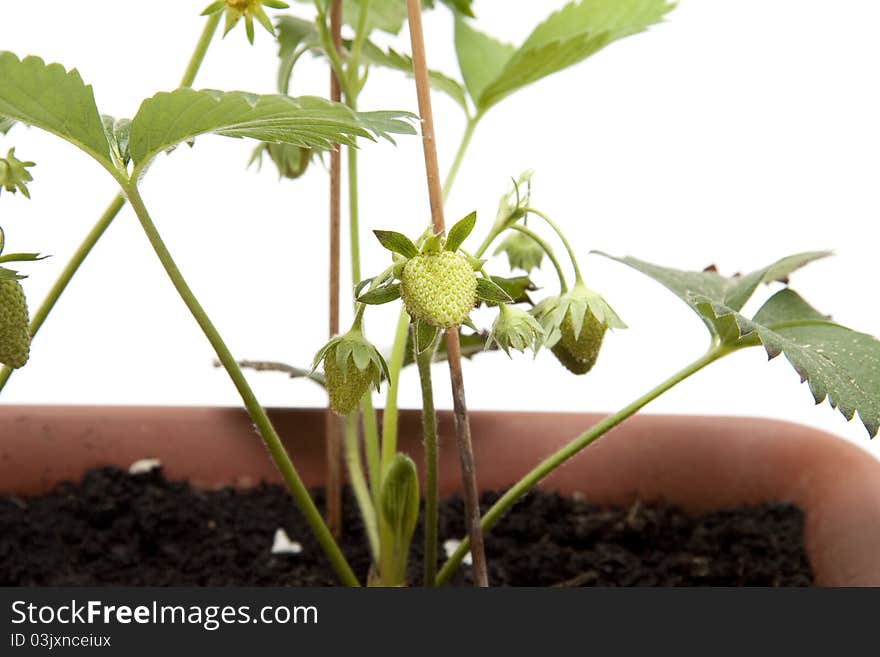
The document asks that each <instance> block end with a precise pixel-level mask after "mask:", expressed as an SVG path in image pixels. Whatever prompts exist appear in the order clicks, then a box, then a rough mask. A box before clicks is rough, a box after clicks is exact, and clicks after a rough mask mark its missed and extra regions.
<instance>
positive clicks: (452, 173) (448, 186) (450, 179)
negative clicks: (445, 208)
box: [443, 114, 482, 203]
mask: <svg viewBox="0 0 880 657" xmlns="http://www.w3.org/2000/svg"><path fill="white" fill-rule="evenodd" d="M480 118H482V117H481V116H480V115H479V114H477V115H476V116H469V117H468V119H467V124H466V125H465V128H464V133H463V134H462V136H461V142H460V143H459V145H458V151H457V152H456V153H455V159H454V160H453V161H452V166H451V167H450V168H449V172H448V173H447V174H446V180H445V181H444V183H443V202H444V203H445V202H446V199H447V198H449V193H450V192H451V191H452V186H453V185H454V184H455V178H456V177H457V176H458V170H459V168H461V163H462V162H464V156H465V153H467V150H468V147H469V146H470V144H471V138H472V137H473V136H474V130H476V128H477V123H479V122H480Z"/></svg>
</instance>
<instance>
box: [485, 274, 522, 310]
mask: <svg viewBox="0 0 880 657" xmlns="http://www.w3.org/2000/svg"><path fill="white" fill-rule="evenodd" d="M477 298H479V299H482V300H483V301H486V302H488V303H490V304H492V303H513V299H511V298H510V295H509V294H507V292H505V291H504V290H503V289H502V288H501V287H500V286H499V285H498V284H497V283H495V282H494V281H493V280H492V279H490V278H486V277H485V276H480V277H479V278H478V279H477Z"/></svg>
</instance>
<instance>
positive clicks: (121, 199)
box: [0, 12, 222, 391]
mask: <svg viewBox="0 0 880 657" xmlns="http://www.w3.org/2000/svg"><path fill="white" fill-rule="evenodd" d="M221 15H222V14H221V12H217V13H215V14H211V15H210V16H209V17H208V19H207V20H206V21H205V27H204V29H203V30H202V34H201V36H200V37H199V40H198V41H197V42H196V47H195V49H194V50H193V53H192V55H191V56H190V59H189V62H188V63H187V65H186V70H185V71H184V74H183V78H182V79H181V80H180V86H181V87H189V86H191V85H192V83H193V82H194V81H195V77H196V74H197V73H198V71H199V68H200V67H201V65H202V62H203V61H204V60H205V54H206V53H207V51H208V46H209V45H210V44H211V40H212V39H213V37H214V33H215V32H216V31H217V24H218V23H219V22H220V17H221ZM124 205H125V196H123V195H122V194H117V195H116V196H114V197H113V200H112V201H110V204H109V205H108V206H107V209H106V210H104V214H102V215H101V216H100V218H99V219H98V221H97V222H96V223H95V225H94V226H92V229H91V230H90V231H89V232H88V234H87V235H86V236H85V238H84V239H83V241H82V242H81V243H80V245H79V247H77V249H76V251H74V252H73V255H72V256H71V257H70V260H68V261H67V264H66V265H65V266H64V269H62V270H61V273H60V274H59V275H58V278H57V279H55V283H54V284H53V285H52V287H51V288H50V289H49V293H48V294H47V295H46V298H45V299H43V303H41V304H40V307H39V308H38V309H37V312H36V313H35V314H34V316H33V318H32V319H31V322H30V324H29V326H28V330H29V331H30V334H31V339H32V340H33V338H34V336H35V335H36V334H37V332H38V331H39V330H40V327H41V326H42V325H43V322H45V321H46V318H47V317H48V316H49V313H51V312H52V309H53V308H54V307H55V304H56V303H57V302H58V299H59V298H60V297H61V295H62V294H63V293H64V290H65V289H67V286H68V284H69V283H70V281H71V280H72V279H73V276H74V275H75V274H76V272H77V271H78V270H79V268H80V266H81V265H82V263H83V262H84V261H85V259H86V258H87V257H88V255H89V253H91V252H92V249H93V248H94V247H95V244H97V243H98V240H100V239H101V237H102V236H103V235H104V233H105V232H106V230H107V228H109V227H110V224H111V223H113V220H114V219H115V218H116V215H118V214H119V211H120V210H122V208H123V206H124ZM12 372H13V370H12V369H11V368H9V367H6V366H4V367H3V368H2V369H0V391H2V390H3V388H4V387H6V382H7V381H9V377H10V376H12Z"/></svg>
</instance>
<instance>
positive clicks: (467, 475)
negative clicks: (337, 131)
mask: <svg viewBox="0 0 880 657" xmlns="http://www.w3.org/2000/svg"><path fill="white" fill-rule="evenodd" d="M406 5H407V13H408V15H409V30H410V40H411V41H412V53H413V74H414V75H415V79H416V91H417V93H418V100H419V115H420V116H421V119H422V145H423V148H424V154H425V171H426V175H427V180H428V193H429V196H430V201H431V221H432V223H433V226H434V233H435V234H440V233H443V232H444V231H445V230H446V222H445V219H444V216H443V191H442V189H441V186H440V167H439V165H438V163H437V143H436V138H435V135H434V118H433V112H432V110H431V88H430V84H429V80H428V65H427V57H426V54H425V36H424V31H423V29H422V6H421V3H420V2H419V0H407V3H406ZM445 337H446V353H447V360H448V362H449V375H450V378H451V381H452V401H453V407H454V414H455V436H456V441H457V443H458V453H459V459H460V461H461V476H462V485H463V489H464V502H465V524H466V526H467V528H468V535H469V536H470V546H471V555H472V558H473V565H474V583H475V584H476V585H477V586H480V587H485V586H489V576H488V571H487V569H486V555H485V550H484V548H483V530H482V527H481V525H480V505H479V499H478V495H477V481H476V469H475V466H474V454H473V447H472V445H471V426H470V419H469V418H468V412H467V403H466V400H465V393H464V376H463V374H462V370H461V344H460V342H459V336H458V329H457V328H452V329H447V330H446V334H445Z"/></svg>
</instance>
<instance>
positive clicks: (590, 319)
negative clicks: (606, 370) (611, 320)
mask: <svg viewBox="0 0 880 657" xmlns="http://www.w3.org/2000/svg"><path fill="white" fill-rule="evenodd" d="M607 329H608V327H607V326H606V325H605V324H604V323H602V322H600V321H599V320H598V319H597V318H596V316H595V315H594V314H593V313H592V312H590V311H589V310H587V312H586V313H585V314H584V321H583V324H582V325H581V332H580V334H578V335H575V332H574V325H573V322H572V318H571V311H570V310H569V312H568V313H566V315H565V319H563V320H562V324H560V326H559V331H560V333H561V336H560V338H559V344H561V345H562V346H563V347H564V348H565V350H566V351H567V352H568V353H569V354H571V357H572V358H574V359H576V360H577V361H579V362H580V363H581V364H582V367H586V370H584V371H585V372H588V371H589V370H590V369H591V368H592V367H593V365H595V364H596V359H597V358H598V356H599V349H601V348H602V340H603V338H604V337H605V331H606V330H607ZM563 365H565V363H563ZM566 367H568V365H566ZM569 369H571V368H570V367H569Z"/></svg>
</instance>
